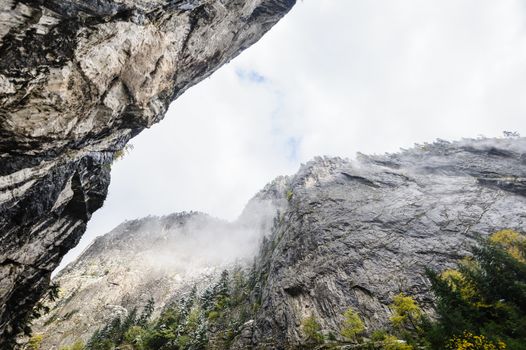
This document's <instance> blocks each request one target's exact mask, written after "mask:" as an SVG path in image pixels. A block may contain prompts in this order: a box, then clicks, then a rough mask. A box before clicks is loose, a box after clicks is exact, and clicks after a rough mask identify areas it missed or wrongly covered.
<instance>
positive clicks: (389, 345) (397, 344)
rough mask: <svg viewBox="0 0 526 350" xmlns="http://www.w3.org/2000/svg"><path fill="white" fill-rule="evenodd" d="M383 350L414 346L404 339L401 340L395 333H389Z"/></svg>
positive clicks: (405, 349) (404, 349)
mask: <svg viewBox="0 0 526 350" xmlns="http://www.w3.org/2000/svg"><path fill="white" fill-rule="evenodd" d="M382 349H383V350H413V347H412V346H411V345H409V344H407V343H406V342H405V341H404V340H400V339H398V338H397V337H395V336H394V335H387V336H385V338H384V343H383V346H382Z"/></svg>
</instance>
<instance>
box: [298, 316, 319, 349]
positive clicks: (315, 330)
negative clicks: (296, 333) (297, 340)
mask: <svg viewBox="0 0 526 350" xmlns="http://www.w3.org/2000/svg"><path fill="white" fill-rule="evenodd" d="M301 328H302V330H303V334H304V335H305V343H306V344H307V345H318V344H321V343H323V340H324V337H323V334H322V333H321V325H320V323H319V322H318V321H317V320H316V317H314V316H313V315H311V316H309V317H307V318H305V319H304V320H303V321H302V322H301Z"/></svg>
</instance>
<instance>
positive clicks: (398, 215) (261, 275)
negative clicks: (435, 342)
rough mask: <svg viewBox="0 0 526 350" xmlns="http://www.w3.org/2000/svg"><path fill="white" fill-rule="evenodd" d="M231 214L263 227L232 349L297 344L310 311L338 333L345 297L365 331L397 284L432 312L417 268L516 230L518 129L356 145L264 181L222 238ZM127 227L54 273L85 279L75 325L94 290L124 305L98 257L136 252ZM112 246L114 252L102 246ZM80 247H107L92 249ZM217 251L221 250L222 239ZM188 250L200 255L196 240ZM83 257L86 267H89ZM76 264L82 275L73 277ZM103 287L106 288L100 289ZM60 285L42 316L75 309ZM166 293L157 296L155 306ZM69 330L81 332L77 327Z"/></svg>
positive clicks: (525, 150)
mask: <svg viewBox="0 0 526 350" xmlns="http://www.w3.org/2000/svg"><path fill="white" fill-rule="evenodd" d="M261 203H267V204H266V205H264V206H261ZM269 203H270V204H269ZM264 208H266V209H264ZM272 217H273V220H271V218H272ZM172 218H177V219H176V221H177V220H183V218H186V217H185V216H177V215H175V216H173V217H168V218H163V219H146V221H148V220H154V221H155V222H158V223H163V222H164V224H162V225H165V224H166V223H165V222H168V221H171V220H174V219H172ZM184 220H187V219H184ZM207 220H211V219H207ZM146 221H144V220H142V221H138V222H139V223H140V222H146ZM271 221H272V222H273V224H272V228H271V229H269V228H268V227H269V223H270V222H271ZM177 222H179V221H177ZM239 223H244V225H245V226H244V227H254V225H255V227H266V228H265V229H264V230H263V231H260V232H265V233H264V234H259V235H252V236H251V237H263V240H262V244H261V245H260V248H259V251H258V254H257V256H256V258H255V263H254V265H253V267H252V272H251V277H250V279H251V280H254V283H253V284H251V288H252V290H251V291H250V296H249V297H247V298H246V303H249V305H250V307H249V308H250V309H251V310H253V312H252V314H250V315H248V316H247V317H248V318H247V319H245V320H244V321H243V322H242V323H241V324H242V325H241V326H240V328H239V329H237V330H236V332H235V333H236V334H238V336H237V338H236V339H235V340H234V341H232V342H231V344H230V348H231V349H246V348H255V349H284V348H290V347H293V346H295V345H298V344H300V343H301V342H302V341H303V334H302V331H301V326H300V324H301V321H302V320H303V319H305V318H306V317H310V316H314V317H315V318H316V319H317V320H318V321H319V323H320V324H321V326H322V328H323V331H324V332H325V333H327V334H328V333H332V334H334V335H335V336H336V337H338V335H339V329H340V325H341V321H342V319H343V318H342V314H343V312H344V311H345V310H346V309H347V308H348V307H352V308H354V309H355V310H357V311H358V312H359V314H360V315H361V317H362V318H363V320H364V322H365V324H366V326H367V332H372V331H373V330H376V329H381V328H384V327H385V326H386V324H387V323H388V318H389V316H390V310H389V308H388V305H389V304H390V303H391V302H392V297H393V296H394V295H396V294H398V293H399V292H404V293H407V294H409V295H411V296H413V297H414V298H415V299H416V300H417V301H418V302H419V303H420V304H421V305H422V306H423V307H424V309H426V310H427V311H429V312H432V310H430V308H429V304H430V301H431V299H430V298H431V296H430V294H429V289H428V288H429V282H428V281H427V280H426V278H425V277H424V269H425V268H426V267H428V268H432V269H436V270H442V269H445V268H448V267H454V266H455V262H456V261H457V260H458V259H459V258H461V257H463V256H465V255H467V254H469V249H470V246H471V245H472V244H474V243H475V240H476V239H477V237H480V236H485V235H487V234H490V233H493V232H495V231H498V230H500V229H503V228H511V229H514V230H517V231H521V232H524V231H526V139H518V138H516V139H483V140H466V141H462V142H455V143H448V142H444V141H440V142H436V143H434V144H426V145H423V146H418V147H415V148H414V149H411V150H406V151H403V152H401V153H397V154H390V155H384V156H365V155H359V157H358V159H357V160H355V161H349V160H344V159H340V158H316V159H315V160H313V161H311V162H309V163H307V164H306V165H304V166H302V167H301V169H300V170H299V172H298V173H297V174H296V175H294V176H291V177H286V178H285V177H283V178H279V179H277V180H275V181H274V182H273V183H271V184H270V185H268V186H267V187H266V188H265V189H264V190H263V191H261V192H260V193H259V194H258V195H257V196H256V197H255V199H254V200H252V201H251V202H250V203H249V205H248V206H247V209H246V210H245V211H244V213H243V215H242V216H241V218H240V221H239V222H238V223H237V224H230V226H228V224H225V223H220V224H219V226H221V227H224V229H225V230H226V231H228V232H238V234H234V235H233V236H232V237H239V236H240V235H239V231H236V230H237V229H236V227H238V226H236V225H239ZM254 223H259V224H254ZM261 223H265V224H264V225H262V224H261ZM134 225H137V223H135V222H130V223H125V224H123V225H121V226H120V228H118V229H116V230H115V231H114V233H112V234H109V235H107V236H106V237H104V238H101V239H99V240H98V242H97V243H95V244H94V245H93V246H92V247H91V248H90V249H89V250H88V251H87V252H86V253H84V255H83V256H82V257H80V258H79V260H78V261H77V262H75V263H74V264H72V265H71V266H69V267H68V268H67V269H66V270H65V271H64V272H63V273H61V275H60V277H58V278H57V279H58V280H61V283H62V281H76V282H75V283H78V284H82V283H83V286H84V287H83V288H84V292H82V293H84V294H82V293H80V292H79V294H78V296H76V297H75V298H77V299H76V300H77V301H78V303H77V304H76V305H77V306H75V308H78V309H79V310H78V311H77V313H76V314H77V315H81V314H82V315H83V316H82V317H81V316H78V320H77V322H79V323H78V324H82V322H83V321H82V320H83V319H85V318H86V319H90V318H93V317H94V316H93V315H90V314H89V310H92V306H91V305H90V300H91V299H92V298H91V297H89V296H90V295H92V294H90V293H93V289H97V291H98V292H99V293H102V294H105V293H108V294H111V293H114V294H115V293H116V294H115V297H114V298H113V299H112V301H111V302H109V301H108V302H107V304H104V303H98V302H97V303H95V304H97V305H98V307H99V308H101V309H103V308H104V307H106V308H107V309H106V310H109V308H108V305H109V304H111V303H113V304H111V305H115V304H117V305H119V306H120V307H126V306H129V305H130V303H128V304H126V302H125V295H123V294H121V295H117V294H118V293H120V292H119V291H121V289H118V288H119V287H112V286H109V285H108V283H109V281H110V280H111V278H110V277H107V278H105V277H104V273H103V272H102V271H104V269H105V268H107V266H112V267H111V268H110V269H109V270H110V271H109V272H108V275H107V276H114V274H113V273H114V272H113V269H115V271H122V270H123V268H124V267H123V266H121V267H116V266H115V264H114V265H107V261H109V260H111V256H114V255H115V256H117V255H118V256H135V255H134V254H135V253H132V252H134V250H133V249H134V248H133V249H132V248H128V245H127V244H124V243H123V242H127V241H129V240H131V238H129V239H124V237H126V234H125V232H126V231H125V230H126V229H127V228H128V227H131V226H134ZM162 225H160V226H159V227H157V228H152V229H151V230H150V234H151V235H152V236H151V237H162V233H161V232H164V229H163V228H162V227H163V226H162ZM176 225H179V224H176ZM183 226H184V225H183ZM183 226H181V227H183ZM132 231H133V230H132ZM132 231H130V232H132ZM268 231H270V233H268ZM140 236H141V235H140ZM176 236H177V235H176ZM241 236H242V235H241ZM117 237H121V238H120V239H119V242H121V243H118V242H115V239H116V238H117ZM144 237H146V236H144ZM148 237H150V236H148ZM156 239H158V238H155V239H152V240H151V241H150V240H149V241H148V242H149V243H147V245H148V246H151V247H152V248H151V249H153V250H156V249H158V248H154V247H155V244H154V243H153V242H155V241H156ZM233 241H236V242H239V239H235V240H233ZM110 242H112V243H111V245H110ZM237 244H238V243H236V244H235V245H236V246H237ZM99 246H104V247H107V248H104V249H99V248H97V247H99ZM130 247H131V246H130ZM115 250H119V251H120V252H119V253H111V254H109V255H107V254H108V252H110V251H111V252H114V251H115ZM242 250H243V249H242ZM90 251H97V252H106V253H104V254H103V253H100V254H99V253H97V255H91V253H89V252H90ZM218 251H219V252H221V253H224V254H226V252H227V251H228V249H221V248H219V249H218ZM243 251H244V250H243ZM192 254H199V250H196V251H194V252H192ZM161 255H162V254H161ZM104 256H106V257H104ZM137 256H138V258H137V259H140V255H137ZM207 256H208V255H207ZM247 256H248V255H247ZM172 258H173V259H174V261H185V260H187V257H186V255H185V254H178V253H176V252H174V254H172ZM143 260H144V259H141V261H143ZM97 261H101V263H100V266H96V265H97V264H94V262H97ZM90 263H91V264H94V266H92V267H88V266H89V264H90ZM128 264H129V266H130V271H128V272H126V273H125V274H122V276H123V277H122V279H121V280H119V281H118V282H117V283H119V284H120V285H123V284H129V285H130V286H132V285H133V284H135V283H136V282H133V281H136V280H137V278H147V276H149V275H145V274H144V273H142V272H137V271H142V270H140V269H139V268H138V267H135V266H136V264H135V263H132V262H129V263H128ZM165 266H166V267H167V268H166V269H165V270H164V271H163V272H162V273H163V274H164V275H163V276H167V279H166V281H168V282H167V283H166V284H164V283H163V284H162V288H160V289H162V290H163V293H166V294H165V295H166V296H165V297H163V298H164V299H163V298H160V299H161V300H168V298H169V295H171V296H172V297H177V295H178V294H180V293H181V291H182V289H180V286H181V285H182V284H181V282H172V281H171V280H170V279H169V278H168V276H170V274H173V273H175V272H174V271H170V268H169V267H168V266H169V265H165ZM218 266H222V267H221V268H223V266H225V265H224V264H223V265H221V264H218ZM226 266H228V264H227V265H226ZM90 269H91V270H90ZM90 271H96V272H94V275H95V276H92V277H90V276H89V274H90V273H91V272H90ZM134 271H135V272H134ZM216 271H217V269H216ZM136 273H139V274H140V277H137V276H136V275H135V274H136ZM82 274H84V277H79V276H81V275H82ZM86 275H88V276H87V277H86ZM132 276H135V277H132ZM187 276H190V277H188V278H189V279H188V281H192V278H194V277H196V276H204V277H203V278H201V279H199V281H198V284H199V285H206V284H207V283H211V281H213V280H214V278H215V275H214V274H210V275H203V274H199V273H196V274H195V275H192V274H189V275H187ZM192 276H193V277H192ZM112 278H113V277H112ZM128 278H129V279H130V280H129V281H128V280H127V279H128ZM207 278H208V279H207ZM81 281H82V282H81ZM86 281H88V282H86ZM95 281H97V282H95ZM75 283H73V284H75ZM156 283H157V282H156ZM171 283H173V285H172V284H171ZM73 284H71V285H73ZM64 285H70V284H69V282H67V283H65V284H64ZM103 286H104V288H105V289H104V290H107V292H101V291H102V287H103ZM68 288H69V289H68V290H71V288H70V287H68ZM90 290H91V291H90ZM133 290H134V289H133V288H132V287H130V288H128V292H129V293H131V295H137V297H135V296H134V297H133V298H136V299H140V298H139V297H138V295H139V294H140V293H141V292H142V291H144V290H145V289H144V288H143V287H142V286H138V287H137V290H136V291H135V292H133V293H132V292H131V291H133ZM134 293H135V294H134ZM66 295H67V293H66V294H65V295H64V296H63V297H62V299H61V300H59V302H58V304H57V305H58V306H57V308H56V309H55V310H54V311H53V312H52V313H51V314H50V316H48V319H49V318H50V317H52V315H55V314H56V315H59V317H62V318H64V315H66V314H67V312H71V311H73V308H72V307H71V305H70V306H67V305H68V304H67V303H65V302H63V301H64V300H65V299H66ZM83 295H84V296H83ZM133 298H130V299H133ZM134 300H135V299H134ZM61 303H62V304H61ZM166 303H167V302H164V301H161V304H160V305H159V307H162V305H165V304H166ZM79 305H80V306H79ZM104 305H106V306H104ZM253 305H258V307H257V308H253V307H252V306H253ZM74 317H75V316H72V317H71V319H74ZM245 321H246V322H245ZM62 322H64V321H62ZM65 322H66V324H67V321H65ZM49 327H54V328H49ZM61 327H63V325H61V324H60V323H57V324H55V325H53V324H51V325H50V326H48V328H45V327H44V328H38V329H36V331H37V332H45V333H46V336H49V337H55V334H53V332H52V331H51V330H52V329H61ZM75 337H76V338H79V337H83V338H84V339H85V338H86V334H84V333H82V332H80V333H79V332H77V333H75V334H74V335H73V336H72V338H75ZM69 339H71V338H69ZM212 345H213V344H212ZM211 348H214V346H211Z"/></svg>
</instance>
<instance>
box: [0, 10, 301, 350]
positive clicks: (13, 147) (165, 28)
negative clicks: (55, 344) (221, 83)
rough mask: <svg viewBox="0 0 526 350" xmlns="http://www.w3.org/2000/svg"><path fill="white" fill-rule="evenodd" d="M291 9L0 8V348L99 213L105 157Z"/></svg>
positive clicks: (107, 163) (106, 169) (106, 165)
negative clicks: (88, 222)
mask: <svg viewBox="0 0 526 350" xmlns="http://www.w3.org/2000/svg"><path fill="white" fill-rule="evenodd" d="M294 2H295V1H294V0H235V1H233V0H228V1H225V0H148V1H147V0H119V1H116V0H99V1H93V0H88V1H79V0H64V1H62V0H61V1H56V0H46V1H42V0H2V1H1V8H0V347H2V344H3V343H2V342H3V341H4V340H5V339H6V338H8V337H9V336H10V335H12V334H13V333H16V332H17V331H18V327H19V326H20V324H21V323H23V322H24V319H25V317H26V316H27V313H28V311H29V310H30V309H31V307H32V305H33V304H34V303H35V302H36V300H38V298H39V297H40V296H41V295H42V293H43V291H44V290H45V289H46V287H47V286H48V282H49V276H50V273H51V271H53V269H54V268H55V267H56V266H57V264H58V263H59V261H60V259H61V257H62V256H63V255H64V254H65V253H66V252H67V251H68V250H69V249H70V248H72V247H73V246H75V244H76V243H77V242H78V240H79V238H80V236H81V235H82V233H83V232H84V230H85V227H86V222H87V221H88V220H89V218H90V216H91V214H92V213H93V212H94V211H95V210H97V209H98V208H100V207H101V206H102V203H103V201H104V199H105V197H106V193H107V187H108V184H109V180H110V165H111V162H112V159H113V157H114V154H115V152H116V151H118V150H121V149H122V148H123V147H124V145H125V144H126V142H127V141H128V140H129V139H130V138H132V137H133V136H134V135H136V134H138V133H139V132H140V131H141V130H143V129H144V128H146V127H149V126H151V125H152V124H154V123H156V122H158V121H159V120H160V119H162V117H163V116H164V113H165V112H166V109H167V107H168V105H169V103H170V102H171V101H172V100H174V99H175V98H177V97H178V96H179V95H181V94H182V93H183V92H184V91H185V90H186V89H188V88H189V87H190V86H192V85H193V84H196V83H197V82H199V81H200V80H202V79H203V78H205V77H207V76H208V75H210V74H211V73H212V72H213V71H214V70H216V69H217V68H218V67H220V66H221V65H222V64H224V63H225V62H228V61H229V60H230V59H232V58H233V57H235V56H236V55H237V54H238V53H239V52H241V51H242V50H243V49H245V48H247V47H248V46H250V45H251V44H253V43H254V42H255V41H257V40H258V39H259V38H260V37H261V36H262V35H263V34H264V33H265V32H266V31H267V30H268V29H270V28H271V27H272V26H273V25H274V24H275V23H276V22H277V21H278V20H279V19H280V18H281V17H282V16H283V15H284V14H285V13H286V12H287V11H288V10H289V9H290V8H291V7H292V6H293V4H294Z"/></svg>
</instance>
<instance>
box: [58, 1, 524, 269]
mask: <svg viewBox="0 0 526 350" xmlns="http://www.w3.org/2000/svg"><path fill="white" fill-rule="evenodd" d="M525 89H526V3H525V2H524V1H522V0H499V1H494V0H441V1H434V0H425V1H424V0H399V1H392V0H360V1H359V0H303V1H301V0H300V1H298V3H297V5H296V6H295V7H294V8H293V9H292V11H291V12H290V13H289V14H288V15H287V16H285V18H284V19H283V20H282V21H280V22H279V23H278V24H277V25H276V26H275V27H274V28H273V29H272V30H271V31H270V32H269V33H267V34H266V35H265V36H264V37H263V38H262V39H261V40H260V41H259V42H258V43H257V44H255V45H253V46H252V47H250V48H249V49H247V50H245V51H244V52H243V53H242V54H241V55H240V56H239V57H237V58H236V59H234V60H232V61H231V62H230V63H229V64H227V65H225V66H223V67H222V68H221V69H219V70H218V71H217V72H216V73H214V74H213V75H212V76H211V77H210V78H207V79H206V80H205V81H203V82H201V83H199V84H198V85H196V86H194V87H192V88H191V89H189V90H188V91H187V92H186V93H185V94H184V95H183V96H181V97H180V98H179V99H177V100H176V101H174V102H173V103H172V105H171V106H170V109H169V111H168V113H167V115H166V117H165V119H164V120H163V121H161V122H160V123H159V124H156V125H154V126H153V127H152V128H151V129H148V130H145V131H143V132H142V133H141V134H140V135H139V136H137V137H136V138H134V139H133V140H132V141H131V143H132V144H133V150H131V151H130V152H129V153H128V154H127V155H126V156H125V157H124V159H122V160H120V161H118V162H117V163H115V164H114V165H113V169H112V182H111V185H110V188H109V194H108V197H107V199H106V202H105V204H104V206H103V208H102V209H100V210H99V211H97V212H96V213H95V214H94V216H93V218H92V220H91V221H90V222H89V224H88V230H87V232H86V234H85V235H84V237H83V238H82V240H81V242H80V244H79V245H78V246H77V247H76V248H74V249H73V250H72V251H71V252H70V253H69V254H68V255H67V256H66V257H65V258H64V259H63V263H62V265H61V266H62V267H63V266H64V265H65V264H66V263H68V262H70V261H72V259H74V258H75V257H77V256H78V255H79V254H80V253H81V252H82V250H83V249H85V248H86V246H88V245H89V243H90V242H91V241H92V240H93V239H94V238H95V237H96V236H98V235H101V234H104V233H106V232H108V231H110V230H111V229H112V228H114V227H115V226H117V225H118V224H119V223H121V222H123V221H124V220H130V219H135V218H140V217H144V216H148V215H165V214H169V213H173V212H179V211H191V210H197V211H202V212H206V213H209V214H211V215H213V216H215V217H218V218H224V219H227V220H235V219H236V217H237V216H238V215H239V214H240V213H241V210H242V209H243V207H244V205H245V204H246V203H247V201H248V200H249V199H250V198H251V197H252V196H253V195H254V194H255V193H256V192H258V191H259V190H260V189H262V188H263V186H264V185H265V184H266V183H268V182H270V181H271V180H272V179H273V178H275V177H277V176H279V175H288V174H294V173H295V172H296V171H297V170H298V168H299V166H300V164H301V163H305V162H307V161H309V160H310V159H312V158H313V157H315V156H318V155H329V156H340V157H349V158H353V157H354V156H355V154H356V152H362V153H369V154H370V153H377V154H378V153H384V152H396V151H397V150H399V149H400V148H409V147H411V146H412V145H413V144H414V143H423V142H431V141H433V140H435V139H437V138H440V139H446V140H458V139H461V138H467V137H479V136H487V137H495V136H501V135H502V132H503V131H516V132H519V133H521V134H522V135H526V118H525V116H526V90H525Z"/></svg>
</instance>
